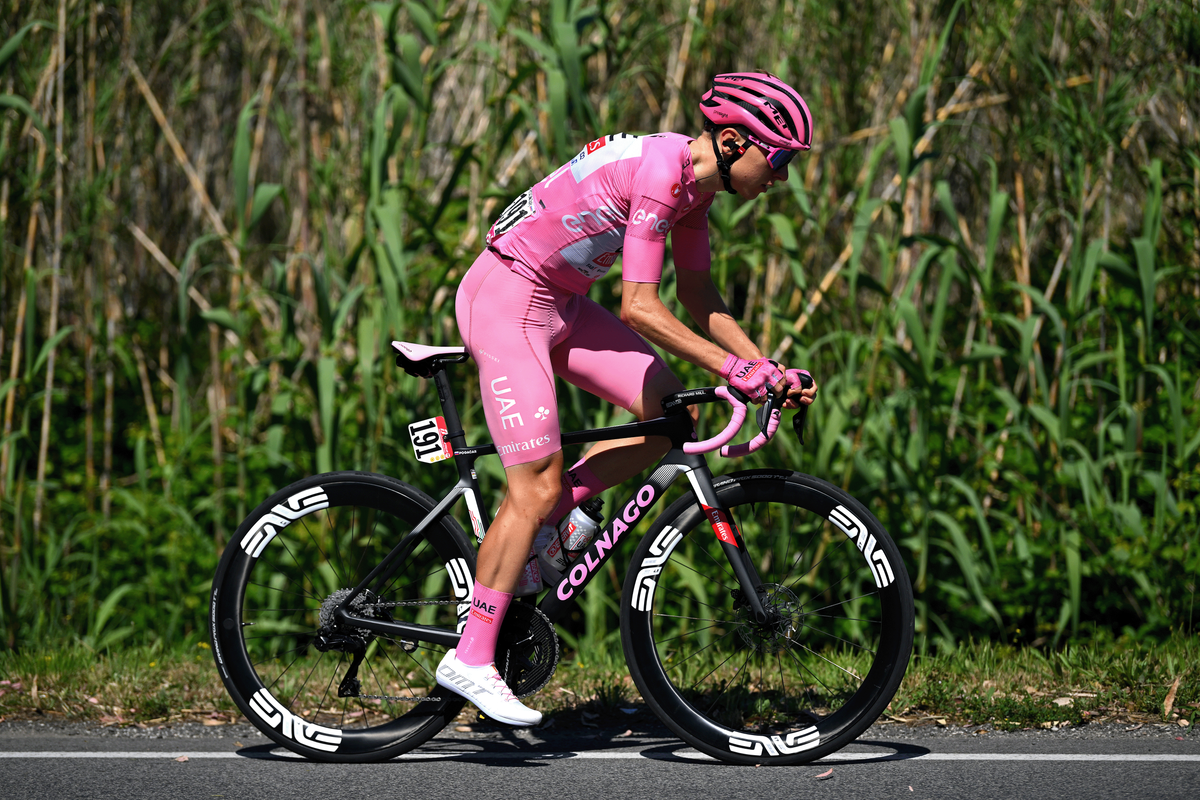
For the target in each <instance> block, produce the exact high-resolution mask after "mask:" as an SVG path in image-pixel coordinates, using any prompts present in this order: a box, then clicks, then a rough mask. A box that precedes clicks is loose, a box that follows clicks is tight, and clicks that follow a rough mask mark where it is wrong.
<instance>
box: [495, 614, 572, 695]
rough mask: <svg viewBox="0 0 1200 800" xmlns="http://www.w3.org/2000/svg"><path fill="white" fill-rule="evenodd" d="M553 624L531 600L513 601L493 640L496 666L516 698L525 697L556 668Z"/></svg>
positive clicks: (556, 647) (551, 674) (534, 690)
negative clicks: (494, 642) (495, 638)
mask: <svg viewBox="0 0 1200 800" xmlns="http://www.w3.org/2000/svg"><path fill="white" fill-rule="evenodd" d="M558 656H559V651H558V634H556V633H555V632H554V624H553V623H551V622H550V619H549V618H548V617H547V616H546V615H545V614H543V613H542V612H541V611H539V610H538V608H537V607H536V606H534V605H532V604H531V603H519V602H518V603H513V604H512V605H510V606H509V607H508V613H506V614H505V615H504V624H502V625H501V626H500V637H499V640H498V641H497V642H496V669H497V670H499V671H500V675H501V677H503V678H504V682H505V683H507V684H508V688H509V689H511V690H512V693H513V694H515V695H516V696H517V697H521V698H524V697H528V696H529V695H531V694H533V693H535V692H537V691H538V690H539V689H541V688H542V687H543V686H545V685H546V684H547V683H549V682H550V678H551V677H553V676H554V670H555V669H557V668H558Z"/></svg>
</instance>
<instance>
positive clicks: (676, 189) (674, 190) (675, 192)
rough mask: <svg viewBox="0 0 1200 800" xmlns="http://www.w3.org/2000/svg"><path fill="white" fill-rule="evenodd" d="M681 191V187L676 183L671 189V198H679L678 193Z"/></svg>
mask: <svg viewBox="0 0 1200 800" xmlns="http://www.w3.org/2000/svg"><path fill="white" fill-rule="evenodd" d="M682 191H683V187H682V186H680V185H679V184H678V183H677V184H675V185H674V186H672V187H671V197H679V193H680V192H682Z"/></svg>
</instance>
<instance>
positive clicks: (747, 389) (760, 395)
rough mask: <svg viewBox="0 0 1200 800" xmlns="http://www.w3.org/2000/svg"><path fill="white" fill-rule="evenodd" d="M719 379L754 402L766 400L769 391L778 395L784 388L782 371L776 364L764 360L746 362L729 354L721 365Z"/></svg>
mask: <svg viewBox="0 0 1200 800" xmlns="http://www.w3.org/2000/svg"><path fill="white" fill-rule="evenodd" d="M721 377H722V378H724V379H725V380H727V381H729V385H730V386H732V387H733V388H735V389H737V390H738V391H739V392H742V393H743V394H745V395H747V396H748V397H749V398H750V399H751V400H753V401H755V402H761V401H762V400H764V399H766V397H767V393H768V392H770V391H775V392H776V393H778V392H780V391H782V390H783V388H784V374H783V371H782V370H780V369H779V365H778V364H776V363H775V362H774V361H771V360H769V359H766V358H756V359H754V360H753V361H747V360H746V359H744V358H738V357H737V356H735V355H734V354H733V353H730V354H729V356H728V357H726V359H725V363H724V364H723V365H721Z"/></svg>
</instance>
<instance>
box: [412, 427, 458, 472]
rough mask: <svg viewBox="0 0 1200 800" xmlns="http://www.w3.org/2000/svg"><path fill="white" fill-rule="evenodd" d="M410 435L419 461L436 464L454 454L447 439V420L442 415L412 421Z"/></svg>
mask: <svg viewBox="0 0 1200 800" xmlns="http://www.w3.org/2000/svg"><path fill="white" fill-rule="evenodd" d="M408 436H409V438H410V439H412V446H413V452H414V453H416V454H417V461H421V462H423V463H425V464H436V463H437V462H439V461H444V460H446V459H447V458H450V456H452V455H454V450H453V449H452V448H451V447H450V442H448V441H447V440H446V420H444V419H443V418H441V417H430V418H429V419H423V420H421V421H420V422H414V423H412V424H411V425H409V426H408Z"/></svg>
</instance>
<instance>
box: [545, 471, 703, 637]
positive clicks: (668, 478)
mask: <svg viewBox="0 0 1200 800" xmlns="http://www.w3.org/2000/svg"><path fill="white" fill-rule="evenodd" d="M678 455H679V457H678V459H675V458H671V456H668V457H667V459H664V461H663V463H661V464H660V465H659V466H658V468H657V469H655V470H654V472H653V473H652V474H651V475H650V478H649V479H648V480H647V481H646V482H645V483H643V484H642V485H641V487H639V488H638V490H637V493H636V494H634V495H633V497H632V498H631V499H630V500H628V501H627V502H626V503H625V504H624V505H622V506H617V511H616V512H615V513H614V515H613V518H612V520H611V521H610V522H609V523H608V524H607V525H605V526H604V529H603V530H601V531H600V533H599V534H597V536H596V538H595V539H594V540H592V544H591V545H590V546H589V547H588V549H587V550H584V551H583V556H582V557H580V558H579V560H577V561H576V562H575V563H574V564H572V565H571V568H570V569H568V570H567V571H566V573H565V574H564V575H563V577H562V580H561V581H559V583H558V585H557V586H555V587H553V588H552V589H551V590H550V591H549V592H547V593H546V596H545V597H543V598H542V602H540V603H538V608H539V609H541V611H542V613H543V614H545V615H546V616H547V617H549V618H550V621H551V622H558V621H559V620H560V619H561V618H562V617H563V616H565V615H566V613H567V611H568V610H569V609H570V607H571V605H572V604H573V603H574V602H575V601H576V599H578V597H579V594H580V592H582V591H583V589H584V587H586V586H587V585H588V583H589V582H590V581H591V580H592V578H593V577H595V576H596V574H597V573H598V572H599V571H600V568H601V567H602V566H604V564H605V562H607V561H608V559H609V558H610V557H611V556H612V554H613V551H614V550H616V548H617V545H618V544H620V541H621V538H622V537H623V536H624V535H625V534H626V533H627V532H628V531H629V530H630V529H631V528H634V527H636V526H637V524H638V523H639V522H641V521H642V519H643V517H644V515H645V513H646V510H647V509H649V508H650V507H651V506H653V505H654V503H655V501H657V500H658V499H659V498H660V497H662V495H663V493H664V492H665V491H666V490H667V487H669V486H670V485H671V484H672V483H674V482H675V479H676V478H678V477H679V476H680V475H682V474H684V473H686V472H689V471H690V470H693V469H698V468H704V467H705V466H706V464H705V462H704V458H703V457H702V456H688V455H684V454H683V453H679V454H678Z"/></svg>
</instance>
